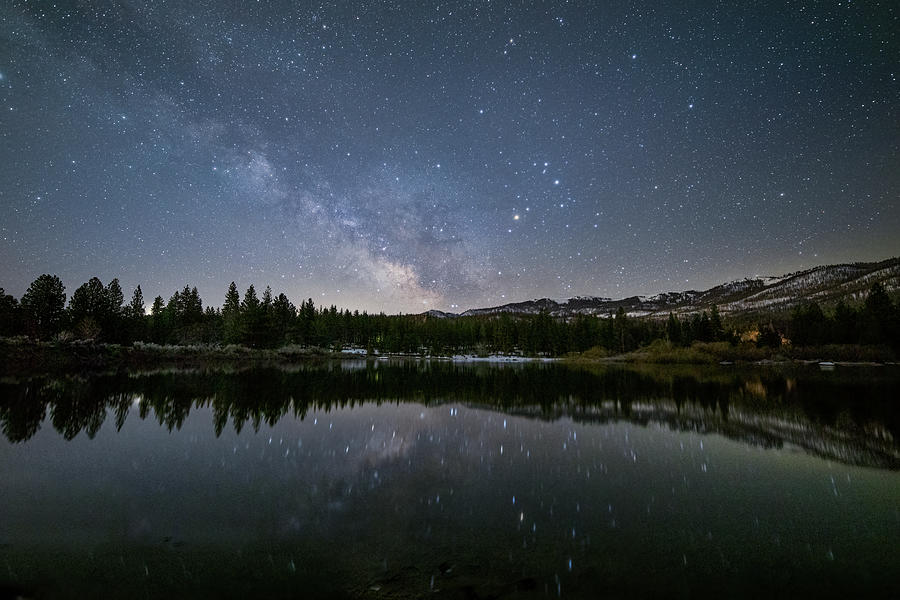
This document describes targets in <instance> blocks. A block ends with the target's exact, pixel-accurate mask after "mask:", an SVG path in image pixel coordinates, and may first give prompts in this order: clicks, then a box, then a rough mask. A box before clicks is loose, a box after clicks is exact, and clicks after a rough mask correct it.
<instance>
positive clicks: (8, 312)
mask: <svg viewBox="0 0 900 600" xmlns="http://www.w3.org/2000/svg"><path fill="white" fill-rule="evenodd" d="M19 320H20V316H19V301H18V300H16V298H15V297H14V296H12V295H10V294H7V293H6V292H5V291H4V290H3V288H0V336H11V335H16V334H17V333H19V327H20V325H19Z"/></svg>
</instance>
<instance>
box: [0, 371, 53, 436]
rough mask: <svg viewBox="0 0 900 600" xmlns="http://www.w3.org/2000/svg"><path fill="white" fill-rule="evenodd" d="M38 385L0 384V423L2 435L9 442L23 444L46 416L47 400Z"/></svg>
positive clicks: (35, 431) (38, 427)
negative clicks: (0, 424)
mask: <svg viewBox="0 0 900 600" xmlns="http://www.w3.org/2000/svg"><path fill="white" fill-rule="evenodd" d="M39 386H40V384H39V383H37V382H35V383H34V384H32V385H14V384H8V383H3V384H0V423H2V424H3V435H5V436H6V439H8V440H9V441H11V442H24V441H25V440H27V439H29V438H30V437H31V436H33V435H34V434H35V433H37V431H38V429H40V428H41V422H43V420H44V416H45V415H46V414H47V400H46V397H45V396H44V395H42V394H41V393H40V391H39V389H40V388H39Z"/></svg>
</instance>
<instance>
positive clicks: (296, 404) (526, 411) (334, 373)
mask: <svg viewBox="0 0 900 600" xmlns="http://www.w3.org/2000/svg"><path fill="white" fill-rule="evenodd" d="M896 397H900V377H898V374H897V373H896V372H895V371H892V370H889V369H886V368H845V369H840V370H839V371H837V372H821V371H819V370H816V369H815V368H806V369H803V368H801V369H790V370H776V369H771V368H765V369H752V370H746V369H745V370H739V369H734V368H731V369H720V368H697V367H691V368H672V367H670V368H649V367H647V368H640V369H638V368H625V367H598V368H568V367H564V366H560V365H554V364H525V365H512V366H503V367H496V366H491V365H483V364H477V365H460V364H453V363H446V362H414V361H407V362H393V363H386V362H366V361H343V362H330V363H315V364H307V365H302V366H298V367H295V368H287V369H286V368H248V369H239V370H216V371H178V370H168V371H158V372H147V373H115V374H106V375H97V376H93V377H88V378H83V377H69V378H56V379H53V378H40V377H38V378H33V379H27V380H23V381H4V382H2V383H0V424H2V429H3V433H4V435H5V436H6V437H7V439H8V440H10V441H12V442H22V441H26V440H28V439H29V438H31V437H32V436H33V435H35V433H36V432H37V431H38V430H39V429H40V428H41V427H42V425H43V424H44V420H45V418H46V417H47V416H48V415H49V417H50V418H49V422H50V423H52V426H53V427H54V429H55V430H56V431H58V432H59V433H60V434H61V435H62V436H63V437H64V438H65V439H67V440H71V439H73V438H74V437H75V436H77V435H78V434H79V433H82V432H83V433H84V434H86V435H87V436H88V437H90V438H93V437H94V436H95V435H96V433H97V431H98V430H99V429H100V427H101V426H102V425H103V423H104V422H105V420H106V419H107V418H113V419H114V420H115V424H116V428H117V429H121V428H122V426H123V424H124V423H125V420H126V418H127V417H128V415H129V414H130V413H131V408H132V406H133V405H136V406H137V407H138V409H139V410H138V411H137V412H138V414H139V416H140V418H141V419H147V418H150V417H152V418H154V419H155V420H157V421H158V422H159V423H160V424H161V425H164V426H165V427H167V428H168V430H169V431H172V430H173V429H179V428H181V426H182V424H183V423H184V421H185V419H187V418H188V416H189V415H190V414H191V411H192V410H196V409H197V408H200V407H210V408H211V409H212V414H213V422H214V428H215V433H216V435H217V436H219V435H221V434H222V432H223V430H224V429H225V428H226V427H227V426H228V425H229V424H230V425H231V427H232V428H233V429H234V431H236V432H238V433H240V432H241V430H242V429H244V427H246V426H248V425H249V426H250V427H252V429H253V430H254V431H258V430H259V429H260V427H261V426H262V425H263V424H266V425H267V426H269V427H271V426H274V425H275V424H276V423H277V422H278V421H279V420H280V419H282V418H283V417H285V416H287V415H289V416H291V417H292V418H299V419H304V418H305V417H306V415H307V414H308V413H309V412H310V411H316V412H321V411H329V410H332V409H336V408H345V407H353V406H357V405H360V404H365V403H375V404H381V403H385V402H390V403H401V402H416V403H420V404H423V405H436V404H448V403H462V404H465V405H467V406H473V407H481V408H486V409H489V410H493V411H502V412H505V413H507V414H514V415H519V416H528V417H534V418H540V419H559V418H562V417H568V418H571V419H573V420H575V421H581V422H590V423H610V422H619V421H627V422H632V423H636V424H642V425H646V424H648V423H662V424H665V425H666V426H668V427H670V428H672V429H675V430H683V431H696V432H701V433H711V432H715V433H719V434H722V435H725V436H727V437H730V438H733V439H738V440H741V441H742V442H744V443H748V444H753V445H758V446H763V447H775V448H780V447H783V446H784V444H786V443H787V444H791V445H795V446H798V447H801V448H804V449H806V450H807V451H808V452H811V453H814V454H817V455H821V456H824V457H828V458H832V459H835V460H840V461H843V462H847V463H851V464H859V465H869V466H878V467H884V468H890V469H897V468H898V467H900V448H898V440H900V411H898V410H896V408H895V406H894V399H895V398H896Z"/></svg>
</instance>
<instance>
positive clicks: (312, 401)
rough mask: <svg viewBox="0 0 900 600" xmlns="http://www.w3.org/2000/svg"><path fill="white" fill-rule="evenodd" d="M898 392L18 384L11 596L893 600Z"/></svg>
mask: <svg viewBox="0 0 900 600" xmlns="http://www.w3.org/2000/svg"><path fill="white" fill-rule="evenodd" d="M897 385H898V384H897V379H896V377H894V376H893V375H892V374H891V372H890V371H887V370H884V369H881V370H879V369H875V370H856V369H853V370H843V369H840V368H838V369H836V370H835V371H833V372H827V373H826V372H821V371H819V370H818V369H815V368H813V369H797V370H785V371H777V370H773V369H751V370H744V371H739V370H732V369H718V368H716V369H702V370H696V369H671V368H670V369H627V368H616V367H609V368H602V369H570V368H565V367H562V366H559V365H553V364H529V365H518V366H504V367H502V368H498V367H492V366H490V365H483V364H480V365H455V364H450V363H438V362H435V363H415V362H396V363H390V362H378V363H365V362H353V363H348V362H334V363H323V364H304V365H302V366H299V367H297V368H295V369H243V370H232V371H192V372H178V371H165V372H152V373H118V374H108V375H102V376H96V377H87V378H81V377H71V378H61V379H60V378H56V379H54V378H34V379H29V380H22V381H5V382H3V383H2V390H0V393H2V401H0V423H2V426H3V431H4V434H5V436H6V438H7V440H2V439H0V466H2V473H3V477H2V478H0V514H2V515H3V518H2V519H0V596H2V594H3V593H4V592H5V591H6V590H7V589H12V588H16V589H18V590H22V591H23V592H24V593H25V594H26V595H28V596H32V597H46V598H56V597H71V598H82V597H105V598H115V597H119V598H135V597H139V598H140V597H167V598H171V597H217V598H246V597H261V596H262V597H268V598H296V597H351V598H373V599H375V598H410V597H426V596H427V597H432V596H434V597H437V598H522V597H525V598H553V597H568V598H595V597H598V596H601V597H602V596H607V597H648V596H651V597H685V598H687V597H690V598H694V597H723V596H725V597H739V596H744V597H760V596H762V597H769V596H773V597H775V596H782V597H783V596H786V595H795V596H798V597H809V596H810V595H820V596H823V597H824V596H828V595H832V596H834V595H838V596H843V597H857V596H882V597H897V596H898V594H900V579H898V578H897V577H895V576H894V571H895V570H896V566H895V565H894V562H895V559H894V546H895V545H896V539H897V537H898V536H900V518H898V515H900V512H898V511H900V505H898V500H900V494H898V490H900V481H898V477H900V473H898V472H897V471H896V470H893V469H896V468H897V446H896V442H895V441H894V440H896V435H897V419H896V416H895V415H894V413H893V412H892V402H893V398H894V397H895V395H896V392H897V391H898V389H897ZM798 448H803V449H806V452H800V451H794V450H795V449H798ZM773 449H774V450H773ZM814 455H821V456H826V457H828V458H829V460H821V458H819V457H818V456H814ZM831 459H839V460H840V461H841V462H837V461H836V460H831ZM853 464H859V465H868V466H879V467H887V468H878V469H873V468H868V467H859V466H853ZM761 573H762V574H764V576H761V575H760V574H761ZM4 586H9V587H6V588H5V587H4Z"/></svg>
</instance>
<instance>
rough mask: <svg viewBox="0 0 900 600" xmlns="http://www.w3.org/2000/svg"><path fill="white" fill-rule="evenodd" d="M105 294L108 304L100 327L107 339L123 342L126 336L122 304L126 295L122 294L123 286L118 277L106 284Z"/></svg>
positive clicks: (101, 318)
mask: <svg viewBox="0 0 900 600" xmlns="http://www.w3.org/2000/svg"><path fill="white" fill-rule="evenodd" d="M104 296H105V298H106V306H105V307H104V311H103V314H102V315H101V317H100V328H101V329H102V331H103V334H104V338H105V339H106V340H107V341H111V342H121V341H123V340H124V338H125V336H126V333H125V332H124V331H123V330H122V312H123V311H122V304H123V303H124V302H125V296H124V295H123V294H122V286H121V285H119V280H118V278H115V277H114V278H113V280H112V281H110V282H109V283H108V284H107V285H106V290H104Z"/></svg>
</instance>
